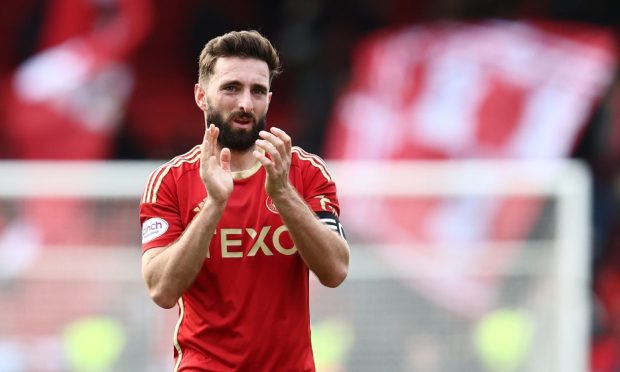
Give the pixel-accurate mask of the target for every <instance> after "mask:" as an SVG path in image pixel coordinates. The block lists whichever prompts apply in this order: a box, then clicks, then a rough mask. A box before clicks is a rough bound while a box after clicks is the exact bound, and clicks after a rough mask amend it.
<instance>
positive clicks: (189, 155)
mask: <svg viewBox="0 0 620 372" xmlns="http://www.w3.org/2000/svg"><path fill="white" fill-rule="evenodd" d="M199 159H200V145H197V146H194V148H192V149H191V150H190V151H188V152H186V153H185V154H183V155H179V156H176V157H174V158H172V159H171V160H170V161H168V162H167V163H165V164H163V165H161V166H160V167H159V168H157V169H155V170H154V171H153V172H152V173H151V176H150V177H149V180H148V182H147V185H146V189H145V190H144V195H143V196H142V203H155V202H156V201H157V192H158V191H159V187H160V186H161V183H162V181H163V179H164V177H165V176H166V174H168V172H169V171H170V169H172V168H176V167H179V166H181V165H182V164H184V163H194V162H196V161H198V160H199Z"/></svg>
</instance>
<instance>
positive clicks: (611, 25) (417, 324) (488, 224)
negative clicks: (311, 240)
mask: <svg viewBox="0 0 620 372" xmlns="http://www.w3.org/2000/svg"><path fill="white" fill-rule="evenodd" d="M240 29H257V30H259V31H261V32H262V33H263V34H264V35H266V36H267V37H268V38H269V39H270V40H271V41H272V42H273V44H274V45H275V47H276V48H277V49H278V50H279V52H280V55H281V59H282V62H283V65H284V73H283V74H282V75H281V76H280V77H279V78H278V79H276V80H275V81H274V83H273V87H272V90H273V100H272V103H271V106H270V110H269V115H268V118H267V120H268V123H269V124H270V125H276V126H279V127H281V128H283V129H285V130H286V131H287V132H288V133H289V134H290V135H291V136H292V138H293V140H294V143H295V144H296V145H299V146H301V147H303V148H304V149H305V150H307V151H309V152H313V153H316V154H319V155H321V156H322V157H323V158H325V159H327V160H328V162H332V163H333V164H334V165H335V170H338V172H335V175H336V176H338V175H342V176H341V177H345V176H346V177H350V178H349V179H350V180H359V183H365V184H368V183H369V184H370V186H371V187H372V186H373V185H375V184H377V183H378V181H377V179H382V178H385V179H386V180H388V179H389V182H388V181H386V182H385V183H381V184H380V185H377V186H376V188H377V190H378V191H376V192H375V191H372V192H370V191H368V190H366V191H363V192H362V191H360V190H357V189H356V187H358V186H359V185H358V186H356V185H352V184H351V182H349V183H348V184H349V185H350V187H351V189H350V190H349V189H348V187H349V186H345V187H343V190H342V191H343V193H344V195H342V203H343V216H342V217H343V223H344V226H345V228H346V229H347V232H348V234H349V237H350V240H351V242H352V244H354V248H358V249H354V252H353V256H354V257H355V256H356V254H358V257H359V258H358V261H355V258H354V261H353V263H354V264H355V263H358V264H360V266H358V267H363V269H357V270H360V271H358V272H357V273H356V274H355V276H354V280H352V281H351V282H347V284H346V285H345V286H344V288H342V289H338V290H337V291H331V292H330V291H324V290H323V289H320V288H314V291H315V292H314V293H315V297H318V298H319V302H318V303H316V305H315V308H314V311H313V329H314V333H313V334H314V336H315V337H317V339H318V340H319V341H315V352H316V353H317V364H318V365H319V366H320V368H319V370H322V371H364V370H368V371H379V370H389V371H452V370H454V371H463V370H466V371H478V370H479V371H485V370H487V371H517V370H525V371H536V370H541V371H552V370H555V371H562V372H565V371H566V370H564V369H562V367H561V365H560V364H558V362H557V361H545V360H544V357H543V358H542V359H537V358H539V357H538V356H531V357H528V356H526V355H530V354H533V352H532V350H534V349H535V348H536V347H540V348H542V350H547V349H545V347H546V346H545V345H546V342H545V341H544V340H543V341H540V339H539V338H537V336H536V335H540V334H544V333H545V330H546V328H544V327H542V328H541V327H540V325H541V324H545V323H546V321H548V320H549V321H551V322H553V319H555V317H556V316H561V315H562V314H563V313H564V312H570V311H571V309H570V308H567V309H565V310H562V309H561V306H560V309H557V308H553V309H551V310H548V309H547V308H546V307H544V303H545V302H553V301H554V300H555V299H556V297H554V296H555V295H556V294H557V293H564V292H563V289H562V290H549V291H548V289H546V288H547V287H548V286H550V285H549V283H550V281H549V280H550V279H549V277H554V274H553V273H555V271H554V269H553V268H554V267H555V266H554V265H555V263H557V262H562V260H563V258H561V257H564V256H563V255H564V254H565V253H559V251H561V249H560V248H558V247H559V246H560V245H561V244H559V243H558V242H560V243H561V242H562V241H565V240H566V239H568V241H569V242H570V241H571V238H574V240H577V241H578V240H580V239H584V242H585V243H584V244H583V245H577V246H575V247H572V246H571V249H574V250H576V251H578V252H576V253H575V252H573V253H574V255H575V256H570V257H573V260H574V257H581V258H582V260H581V261H582V262H581V264H582V266H579V263H577V264H576V266H575V267H576V268H575V271H574V272H573V274H574V278H572V279H570V278H569V279H567V280H565V282H564V284H563V285H564V286H567V287H568V288H569V289H570V288H571V287H573V288H574V290H575V291H576V294H574V296H576V297H579V296H584V297H585V299H582V302H583V301H586V305H587V309H586V310H584V312H583V313H580V314H582V315H584V314H585V316H587V319H586V322H587V336H588V337H587V340H586V341H587V345H586V346H587V355H586V359H585V360H586V363H587V367H585V366H584V367H579V368H582V370H591V371H619V370H620V209H619V208H618V202H619V200H620V178H619V176H620V175H619V171H620V85H619V83H618V81H619V79H618V61H619V55H618V46H619V39H618V37H619V36H620V35H619V32H620V3H618V2H617V1H613V0H594V1H592V0H590V1H586V0H536V1H534V0H510V1H506V0H504V1H492V0H435V1H426V0H422V1H405V0H383V1H370V0H362V1H352V0H351V1H350V0H343V1H324V0H310V1H292V0H265V1H246V0H229V1H226V2H215V1H204V0H186V1H182V2H170V1H163V0H22V1H19V2H8V3H6V4H4V6H3V8H2V11H1V12H0V158H1V159H2V160H3V162H2V163H1V164H0V371H6V372H13V371H15V372H17V371H31V370H32V371H43V370H45V371H47V370H49V371H62V370H76V371H91V370H92V371H95V370H114V371H125V370H126V371H138V370H145V371H147V370H149V371H160V370H169V369H168V366H171V365H172V364H171V361H170V358H171V354H172V346H171V344H170V342H169V341H170V340H171V335H172V329H173V327H174V321H175V317H176V313H175V311H170V312H165V311H163V310H159V311H158V309H157V308H156V307H155V305H154V304H151V303H149V300H148V298H146V291H145V290H144V288H143V286H142V284H141V283H140V281H139V254H140V253H139V240H138V231H139V230H138V229H139V226H138V220H137V203H138V201H139V197H140V195H139V193H140V192H141V188H142V187H143V185H144V182H146V176H147V174H148V172H149V171H150V170H152V169H153V168H154V167H156V166H157V165H159V164H160V163H162V162H164V161H165V160H167V159H169V158H172V157H174V156H176V155H178V154H181V153H184V152H186V151H187V150H188V149H190V148H191V147H193V146H194V145H195V144H197V143H198V142H199V141H200V139H201V138H202V133H203V128H204V127H203V123H202V114H201V112H200V111H199V110H198V109H197V108H196V107H195V104H194V100H193V84H194V83H195V81H196V77H197V58H198V54H199V52H200V50H201V49H202V47H203V46H204V44H205V43H206V42H207V41H208V40H209V39H211V38H212V37H215V36H218V35H220V34H222V33H225V32H228V31H230V30H240ZM472 159H476V160H480V159H482V160H487V161H496V160H502V161H524V162H529V163H533V164H536V163H546V162H548V161H554V160H562V159H565V160H566V159H567V160H576V161H580V162H581V164H583V165H585V168H584V169H585V170H586V172H585V173H583V172H581V173H579V171H578V172H577V173H579V174H582V173H583V174H587V176H584V177H586V178H585V181H584V178H579V177H577V178H571V177H565V178H562V181H558V182H566V183H567V184H569V186H570V183H571V182H582V181H583V182H585V183H584V184H585V186H584V188H582V189H580V190H582V191H583V190H585V191H584V192H585V193H586V195H585V199H584V195H581V194H580V196H579V198H581V199H580V200H582V199H583V200H584V206H585V207H584V208H583V209H581V213H582V214H583V216H576V219H573V220H571V221H577V222H574V223H579V221H581V220H580V218H581V217H582V218H583V221H585V222H583V223H582V224H583V226H582V225H579V226H577V225H575V226H573V227H574V231H572V232H571V231H568V232H567V231H565V230H562V229H558V228H556V225H558V224H559V225H561V223H562V221H564V220H563V217H562V216H563V215H562V213H563V212H562V211H561V210H562V208H557V206H558V205H561V201H560V199H561V195H560V194H561V192H555V191H549V190H551V189H553V190H556V189H555V188H552V187H547V186H540V185H541V184H545V185H546V183H545V182H547V177H551V176H553V175H555V173H562V172H559V171H558V172H556V171H547V172H542V174H541V172H540V170H538V171H536V170H534V171H526V172H517V171H515V173H514V174H513V177H509V176H510V175H509V174H507V173H506V172H503V171H502V169H504V170H505V169H507V168H503V167H502V166H501V165H498V166H497V167H496V168H493V169H494V171H488V172H487V171H486V169H487V168H485V167H484V166H482V167H474V168H458V170H457V171H456V173H450V172H448V173H450V174H452V176H446V175H445V174H444V173H443V171H441V170H440V171H439V173H434V172H435V170H433V169H435V166H434V165H432V164H438V163H445V164H448V163H450V162H452V161H456V162H458V161H466V160H472ZM76 160H78V161H94V162H96V164H98V165H93V166H87V167H86V168H82V167H81V166H79V167H77V168H75V167H73V166H71V165H67V164H68V163H53V164H54V165H53V166H51V165H50V166H51V168H50V167H46V166H45V164H52V163H51V162H50V163H40V162H39V161H46V162H47V161H55V162H57V161H76ZM100 161H103V162H104V163H105V164H115V165H114V166H112V165H110V167H112V168H106V167H105V166H104V167H103V168H101V163H99V162H100ZM428 161H430V162H431V163H420V162H428ZM343 162H351V163H343ZM353 162H380V163H381V164H383V165H384V166H385V164H388V165H389V164H400V165H402V164H405V163H407V164H411V168H408V167H404V168H402V169H403V171H402V172H394V169H393V168H390V167H387V168H385V167H380V168H377V170H378V171H380V173H377V174H373V175H372V177H370V178H372V179H370V178H369V177H367V176H365V175H364V174H362V173H359V174H357V173H356V174H353V173H351V172H352V170H351V169H354V168H347V167H346V166H342V164H353ZM435 162H437V163H435ZM32 164H34V165H35V166H34V168H29V167H30V165H32ZM42 164H43V165H42ZM63 164H64V165H63ZM81 164H84V163H81ZM93 164H95V163H93ZM359 164H363V163H359ZM416 164H431V165H430V166H429V167H422V168H423V169H420V168H416ZM450 164H452V163H450ZM571 164H572V163H571ZM338 165H340V166H338ZM116 166H118V167H116ZM55 167H56V168H55ZM438 167H440V166H438ZM428 168H431V169H428ZM20 169H21V171H20ZM50 169H51V170H53V171H54V172H51V171H50ZM355 169H357V168H355ZM367 169H368V168H367ZM399 169H401V168H399ZM440 169H443V168H440ZM468 169H469V170H470V172H468V171H467V170H468ZM510 169H512V168H510ZM579 169H582V168H579ZM24 170H32V173H28V172H24ZM64 172H67V173H64ZM107 172H110V173H107ZM361 172H362V171H361ZM381 172H385V177H383V176H382V174H384V173H381ZM388 173H389V174H390V176H389V178H388V176H387V174H388ZM106 174H108V177H105V176H104V175H106ZM112 174H113V175H114V177H116V178H118V179H119V182H120V183H119V184H115V183H113V182H112V183H111V182H110V180H109V179H106V178H114V177H112V176H109V175H112ZM407 175H408V176H407ZM412 175H413V176H412ZM516 175H519V176H522V177H516ZM87 176H88V177H89V178H87ZM414 176H415V177H414ZM483 176H484V177H488V180H487V179H486V178H484V179H482V178H483ZM356 177H359V179H358V178H356ZM416 177H417V178H416ZM433 177H439V179H441V180H445V182H448V183H450V185H449V187H447V188H446V190H444V191H436V192H435V194H433V193H432V192H429V191H428V190H436V189H437V188H438V187H439V186H441V184H440V183H439V182H436V183H433ZM477 177H481V178H480V179H479V180H480V184H481V186H480V190H483V191H480V190H478V191H476V192H473V194H474V195H473V196H472V195H464V194H465V193H464V192H462V193H461V192H455V191H454V190H457V191H458V190H459V187H460V183H461V182H462V183H463V185H465V184H469V183H468V182H469V181H467V179H472V178H473V179H474V180H476V179H477ZM560 178H561V177H560ZM507 179H509V180H510V181H511V182H510V184H507V182H506V180H507ZM575 179H576V181H575ZM93 180H98V181H101V182H100V183H99V184H105V185H107V186H105V187H104V186H101V187H99V186H98V184H96V183H95V182H94V181H93ZM338 180H339V178H338V177H336V181H337V182H338ZM541 180H542V181H541ZM371 181H372V182H371ZM487 181H488V182H487ZM76 184H78V186H79V187H77V188H76V186H75V185H76ZM497 184H500V185H503V186H502V187H503V189H502V190H503V191H502V192H499V193H497V192H496V194H495V195H491V196H489V195H484V192H485V191H484V190H487V191H488V190H491V189H494V187H498V186H493V185H497ZM515 184H516V185H518V187H517V186H515V188H514V190H513V189H511V188H510V187H512V186H511V185H515ZM136 185H137V186H136ZM418 187H419V189H420V190H422V189H423V190H426V191H423V192H422V191H415V190H418ZM472 187H473V186H472ZM560 188H561V187H560ZM46 189H49V190H55V191H49V190H48V191H49V192H48V191H46ZM413 189H415V190H414V191H411V190H413ZM63 190H64V191H63ZM66 190H73V191H75V195H73V194H69V193H67V192H65V191H66ZM115 190H116V191H115ZM119 190H120V191H119ZM355 190H357V191H355ZM408 190H409V191H411V192H409V191H408ZM511 190H512V191H511ZM515 190H516V191H515ZM523 190H526V191H523ZM531 190H536V191H531ZM442 192H443V193H444V194H441V193H442ZM382 193H383V194H382ZM409 194H411V195H409ZM491 194H493V192H491ZM498 195H499V196H498ZM569 215H570V213H569ZM369 221H372V223H371V224H370V223H369ZM369 225H370V226H369ZM559 230H561V231H559ZM568 230H571V229H570V228H569V229H568ZM564 233H567V234H568V235H566V236H565V235H562V234H564ZM570 234H575V235H574V236H573V235H570ZM481 242H484V244H482V243H481ZM540 242H545V243H544V244H540ZM490 243H493V244H490ZM537 244H538V245H537ZM565 250H568V249H565ZM584 250H585V252H582V251H584ZM85 252H86V253H85ZM88 252H90V253H88ZM524 252H529V253H527V254H526V253H524ZM532 252H533V253H532ZM549 252H551V253H549ZM570 257H569V258H568V260H569V261H570V259H571V258H570ZM583 261H585V262H583ZM377 263H380V267H381V268H383V270H384V271H381V270H380V269H379V268H377V267H375V266H376V265H377ZM364 265H369V266H364ZM372 265H375V266H372ZM429 267H434V268H437V272H439V273H440V274H438V275H439V276H440V279H439V280H431V279H429V277H428V276H423V277H415V275H416V273H420V272H425V273H426V271H425V269H427V268H429ZM489 267H490V268H492V269H491V270H490V271H489V272H487V269H488V268H489ZM353 270H356V269H354V267H352V271H353ZM584 273H585V276H582V274H584ZM571 275H572V274H571ZM560 276H561V275H560ZM431 277H432V275H431ZM571 280H575V281H576V282H572V281H571ZM553 283H555V282H553ZM554 285H555V284H554ZM313 286H314V284H313ZM581 287H583V288H585V291H584V292H583V293H582V292H580V290H581V289H582V288H581ZM562 288H564V287H562ZM338 291H342V292H338ZM549 296H550V297H549ZM558 296H560V295H558ZM545 299H547V300H548V301H545ZM564 305H566V306H567V307H570V306H571V303H570V301H569V303H563V302H562V306H564ZM360 309H362V310H360ZM524 314H539V315H524ZM541 314H542V315H541ZM558 314H559V315H558ZM379 320H380V321H379ZM558 327H563V326H558ZM577 328H579V327H578V326H577ZM554 330H555V328H554ZM557 332H559V333H558V334H560V335H561V334H563V335H565V336H567V337H571V336H572V335H573V332H571V329H570V328H569V329H568V330H563V331H562V330H560V331H557ZM562 332H565V333H562ZM579 332H580V330H579V329H575V330H574V333H575V334H579ZM532 335H534V336H532ZM557 337H560V336H557ZM575 337H577V336H575ZM505 339H512V340H517V341H514V342H513V343H512V344H510V343H509V344H507V345H504V344H502V343H501V342H500V341H501V340H505ZM326 340H331V342H328V341H326ZM519 340H520V341H519ZM536 340H538V341H536ZM553 340H555V341H553ZM549 342H550V343H552V344H553V343H554V342H559V340H558V339H557V338H556V339H552V341H549ZM498 344H501V345H502V346H498V347H497V348H496V347H495V346H496V345H498ZM547 346H548V345H547ZM553 352H554V351H551V350H550V351H549V353H553ZM456 355H458V357H451V356H456ZM162 365H163V366H165V367H164V368H163V369H162ZM577 370H579V369H577Z"/></svg>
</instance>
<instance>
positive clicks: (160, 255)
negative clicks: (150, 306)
mask: <svg viewBox="0 0 620 372" xmlns="http://www.w3.org/2000/svg"><path fill="white" fill-rule="evenodd" d="M223 211H224V205H221V204H220V205H218V204H216V203H213V202H212V201H210V200H209V199H207V201H206V202H205V204H204V206H203V208H202V209H201V210H200V212H198V214H196V216H195V217H194V219H193V220H192V222H191V223H190V224H189V225H188V227H187V229H186V230H185V231H184V232H183V234H182V235H181V237H180V238H179V239H178V240H177V241H175V242H174V243H172V244H171V245H170V246H168V247H167V248H163V249H161V250H160V251H159V252H156V253H155V255H154V256H153V257H147V259H148V261H146V262H144V263H143V274H144V278H145V281H146V284H147V287H148V289H149V292H150V294H151V297H152V298H153V300H154V301H155V303H157V304H158V305H160V306H161V307H164V308H170V307H173V306H174V305H175V304H176V302H177V301H178V299H179V297H180V296H181V295H182V294H183V293H184V292H185V291H186V290H187V289H188V288H189V287H190V286H191V285H192V283H193V282H194V280H195V279H196V276H197V275H198V272H199V271H200V269H201V267H202V265H203V262H204V259H205V257H207V255H208V252H209V245H210V243H211V239H212V237H213V233H214V231H215V228H216V226H217V223H218V221H219V219H220V217H221V215H222V213H223ZM146 253H148V251H147V252H146ZM146 253H145V254H146Z"/></svg>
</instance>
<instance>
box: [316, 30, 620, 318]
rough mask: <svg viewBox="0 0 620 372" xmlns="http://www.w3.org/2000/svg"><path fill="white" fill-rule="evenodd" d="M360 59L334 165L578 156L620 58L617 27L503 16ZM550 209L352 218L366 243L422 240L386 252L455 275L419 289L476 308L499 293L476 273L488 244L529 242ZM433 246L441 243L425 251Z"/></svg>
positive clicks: (340, 120) (482, 204) (397, 35)
mask: <svg viewBox="0 0 620 372" xmlns="http://www.w3.org/2000/svg"><path fill="white" fill-rule="evenodd" d="M353 63H354V67H353V71H352V76H351V81H350V83H349V85H348V87H347V89H346V90H345V91H344V92H343V93H342V95H341V96H340V98H339V99H338V101H337V104H336V106H335V109H334V112H333V118H332V122H331V125H330V127H329V131H328V133H327V137H326V138H327V139H328V142H327V147H326V149H327V151H326V154H325V155H326V158H328V159H373V160H386V159H394V160H397V159H462V158H477V159H480V158H482V159H485V158H486V159H541V160H543V159H553V158H560V157H566V156H567V155H569V154H570V152H571V150H572V147H573V146H574V144H575V142H576V140H577V139H578V137H579V135H580V133H581V132H582V131H583V130H584V126H585V124H586V123H587V121H588V119H589V116H590V115H591V113H592V110H593V107H594V106H595V103H596V102H597V100H598V99H599V98H600V97H601V95H602V94H604V92H605V90H606V89H607V88H608V87H609V85H610V82H611V81H612V78H613V74H614V71H615V69H616V65H617V55H616V50H615V40H614V37H613V34H612V33H611V32H610V31H607V30H605V29H600V28H595V27H591V26H583V25H578V24H566V23H528V22H509V21H498V20H492V21H485V22H480V23H442V24H432V25H421V26H414V27H411V28H407V29H402V30H397V31H384V32H380V33H378V34H376V35H374V36H371V37H369V38H368V39H366V40H365V41H363V42H362V43H361V44H360V45H359V47H358V49H357V52H356V53H355V55H354V58H353ZM343 204H344V203H343ZM539 206H540V205H539V202H537V201H533V200H525V201H524V200H515V199H511V200H507V199H504V200H501V201H498V200H484V199H483V200H481V199H474V198H452V199H450V200H449V201H436V200H434V201H425V202H423V203H420V202H417V203H407V202H403V201H402V200H394V199H389V200H388V199H384V200H380V199H375V200H367V201H358V200H356V202H355V203H350V204H348V205H347V206H346V208H345V209H343V220H344V222H345V226H346V227H347V229H348V230H350V231H351V233H353V232H354V233H355V234H356V235H358V236H361V237H368V238H372V240H376V241H380V242H383V243H387V244H390V243H392V244H393V245H394V246H396V245H401V246H402V243H404V242H410V243H411V244H410V247H409V248H407V247H403V248H402V249H396V248H394V249H388V250H382V251H381V252H380V254H381V255H382V256H383V257H385V258H386V259H387V260H388V261H389V262H391V263H392V264H393V265H394V267H397V268H401V269H402V270H415V269H416V268H415V266H412V265H416V264H415V263H416V262H417V263H418V264H419V265H420V266H425V267H428V266H429V265H434V266H436V267H440V268H441V271H442V272H449V273H450V275H449V278H448V279H447V280H443V281H441V282H433V283H432V285H431V284H424V283H415V284H414V285H415V288H416V290H418V291H422V292H424V293H426V294H427V295H428V296H430V297H431V298H433V299H434V300H435V301H437V302H440V303H441V304H443V305H445V306H447V307H450V308H454V309H455V310H458V311H459V312H462V313H476V312H478V311H480V310H482V309H484V308H485V306H487V305H488V303H489V301H491V299H492V296H493V293H494V287H495V284H493V283H489V282H488V281H486V280H475V279H472V278H471V276H469V275H470V274H472V273H474V272H475V268H476V267H478V266H479V265H482V264H485V262H486V261H485V260H487V259H488V257H490V256H494V253H495V252H492V251H489V249H488V248H484V245H482V244H476V242H481V241H489V240H491V241H502V240H503V241H507V240H515V239H517V240H518V239H521V238H523V237H524V235H525V234H527V233H528V232H529V230H530V229H531V227H532V224H533V221H535V218H536V216H537V214H538V212H539V208H538V207H539ZM368 214H371V215H372V217H373V223H372V228H371V227H370V226H369V224H368ZM426 243H432V246H433V247H436V248H433V250H423V249H419V248H413V247H420V246H424V244H426ZM429 246H430V245H429ZM438 247H444V248H438ZM412 258H415V259H412ZM420 284H422V285H420Z"/></svg>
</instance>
